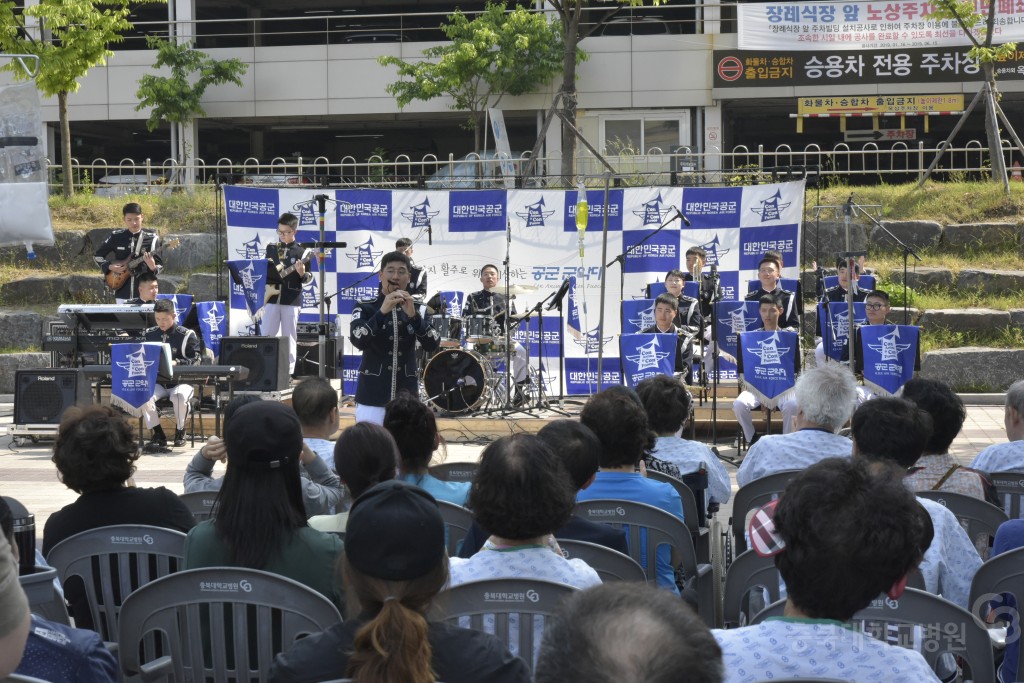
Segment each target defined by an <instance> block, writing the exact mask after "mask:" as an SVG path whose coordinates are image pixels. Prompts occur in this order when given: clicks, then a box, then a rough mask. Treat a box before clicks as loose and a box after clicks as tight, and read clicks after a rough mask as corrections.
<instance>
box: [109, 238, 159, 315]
mask: <svg viewBox="0 0 1024 683" xmlns="http://www.w3.org/2000/svg"><path fill="white" fill-rule="evenodd" d="M156 236H157V235H156V230H146V229H142V230H139V231H138V232H137V233H135V234H134V235H133V234H132V233H131V231H130V230H128V229H127V228H118V229H117V230H114V231H113V232H112V233H110V237H108V238H107V239H105V240H103V244H101V245H100V248H99V249H97V250H96V253H95V254H93V259H94V260H95V261H96V265H98V266H99V267H100V270H101V271H103V275H104V276H105V275H106V274H107V273H109V272H110V262H111V261H120V260H122V259H126V258H136V257H138V256H141V255H142V253H143V252H145V251H147V250H151V249H152V248H153V243H154V241H155V240H156ZM140 241H141V244H140ZM153 260H154V261H156V271H155V272H157V273H159V272H160V271H161V270H163V265H162V263H163V261H162V260H161V259H160V257H159V256H157V255H156V254H153ZM148 272H150V270H149V266H147V265H146V264H145V262H143V263H140V264H139V265H138V267H137V268H136V269H135V272H134V273H132V276H131V277H130V278H128V279H127V280H125V281H124V284H123V285H121V288H120V289H118V290H117V291H116V292H114V296H115V297H117V298H118V299H131V298H132V297H136V296H138V295H139V287H138V283H137V279H138V277H139V275H142V274H143V273H148Z"/></svg>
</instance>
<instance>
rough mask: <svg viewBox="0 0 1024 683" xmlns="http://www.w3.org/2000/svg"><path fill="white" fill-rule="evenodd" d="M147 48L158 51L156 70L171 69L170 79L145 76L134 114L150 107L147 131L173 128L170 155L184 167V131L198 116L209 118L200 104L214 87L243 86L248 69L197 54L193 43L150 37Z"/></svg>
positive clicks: (236, 61) (232, 61)
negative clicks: (163, 126)
mask: <svg viewBox="0 0 1024 683" xmlns="http://www.w3.org/2000/svg"><path fill="white" fill-rule="evenodd" d="M146 44H147V45H149V47H150V48H151V49H154V50H156V62H154V63H153V68H154V69H162V68H165V67H166V68H169V69H170V72H171V73H170V75H169V76H158V75H156V74H146V75H144V76H143V77H142V78H140V79H139V89H138V90H137V91H136V92H135V96H136V97H137V98H139V103H138V104H137V105H136V106H135V111H139V110H141V109H145V108H147V107H151V109H150V112H149V118H148V119H146V128H148V129H149V130H151V131H153V130H156V128H157V127H158V126H159V125H160V122H161V121H167V122H168V123H170V124H171V155H172V156H173V157H174V159H175V160H176V161H178V162H179V163H184V162H186V160H187V157H188V156H191V151H190V150H188V149H187V146H186V145H185V137H186V136H185V135H184V134H183V130H182V129H183V128H185V127H186V126H189V125H191V124H192V121H193V119H195V118H196V117H198V116H206V111H205V110H204V109H203V106H202V104H201V103H200V101H201V100H202V98H203V94H204V93H205V92H206V89H207V88H208V87H210V86H211V85H221V84H222V83H234V84H235V85H237V86H241V85H242V79H241V76H243V75H244V74H245V72H246V70H247V69H248V68H249V67H248V65H246V64H245V63H244V62H242V60H240V59H225V60H219V61H218V60H216V59H211V58H210V57H209V56H208V55H207V54H206V53H205V52H202V51H200V50H196V49H195V48H194V46H193V43H192V42H191V41H186V42H182V43H175V42H173V41H168V40H163V39H162V38H159V37H157V36H147V37H146Z"/></svg>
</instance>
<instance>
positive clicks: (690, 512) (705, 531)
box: [647, 470, 711, 563]
mask: <svg viewBox="0 0 1024 683" xmlns="http://www.w3.org/2000/svg"><path fill="white" fill-rule="evenodd" d="M705 476H706V475H705ZM647 478H648V479H650V480H652V481H661V482H665V483H666V484H669V485H671V486H672V488H674V489H675V490H676V493H678V494H679V498H680V499H681V500H682V501H683V521H684V522H685V523H686V528H687V529H689V530H690V536H691V537H692V538H693V549H694V550H695V551H696V552H697V561H698V562H700V563H709V562H711V536H710V533H709V532H710V529H709V528H708V527H707V526H701V522H702V521H703V522H705V523H706V522H707V510H706V509H705V510H703V511H702V510H701V507H702V506H703V505H704V504H705V503H704V491H701V492H700V497H699V499H698V496H697V492H696V491H694V490H693V489H691V488H690V486H689V485H688V484H687V483H686V482H685V481H683V480H682V479H676V478H675V477H673V476H671V475H668V474H665V473H664V472H658V471H655V470H648V471H647ZM698 500H699V502H698Z"/></svg>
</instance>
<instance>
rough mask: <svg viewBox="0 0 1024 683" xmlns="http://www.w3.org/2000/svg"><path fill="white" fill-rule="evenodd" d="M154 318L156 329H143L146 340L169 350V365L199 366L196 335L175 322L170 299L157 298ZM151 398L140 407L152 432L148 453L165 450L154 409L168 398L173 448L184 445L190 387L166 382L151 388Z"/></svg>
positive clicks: (165, 444) (158, 419)
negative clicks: (172, 423)
mask: <svg viewBox="0 0 1024 683" xmlns="http://www.w3.org/2000/svg"><path fill="white" fill-rule="evenodd" d="M153 315H154V317H155V318H156V327H151V328H149V329H148V330H146V341H148V342H162V343H164V344H169V345H170V347H171V363H173V364H174V365H199V362H200V360H202V356H201V355H200V353H199V339H198V337H196V333H195V332H193V331H192V330H190V329H188V328H187V327H182V326H181V325H179V324H178V323H177V318H176V317H175V315H174V303H173V302H172V301H171V300H170V299H159V300H158V301H157V302H156V303H155V304H153ZM154 389H155V392H154V394H153V399H152V400H151V401H150V402H149V403H147V404H146V405H145V406H143V414H144V416H145V418H146V428H147V429H152V430H153V431H152V434H151V438H150V441H149V444H147V445H146V450H147V451H158V450H163V449H166V448H167V436H166V435H164V430H163V427H161V426H160V415H159V414H158V413H157V410H156V400H157V399H161V398H167V397H168V396H170V399H171V404H172V405H173V406H174V420H175V429H174V445H175V446H184V445H185V419H186V418H187V417H188V411H189V407H188V402H189V401H190V400H191V399H192V394H193V393H194V392H193V389H192V385H191V384H177V383H176V382H169V383H166V384H157V385H156V387H154Z"/></svg>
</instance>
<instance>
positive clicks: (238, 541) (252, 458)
mask: <svg viewBox="0 0 1024 683" xmlns="http://www.w3.org/2000/svg"><path fill="white" fill-rule="evenodd" d="M224 441H225V443H226V444H227V451H228V467H227V470H226V471H225V473H224V483H223V484H222V485H221V488H220V493H218V494H217V502H216V506H217V515H216V517H215V518H214V519H213V520H210V521H206V522H203V523H201V524H199V525H197V526H196V527H195V529H193V530H192V531H191V532H190V533H189V535H188V540H187V541H186V542H185V568H186V569H195V568H197V567H224V566H228V567H248V568H250V569H262V570H265V571H269V572H273V573H275V574H280V575H282V576H286V577H288V578H290V579H294V580H295V581H298V582H299V583H302V584H305V585H306V586H309V587H310V588H312V589H314V590H316V591H318V592H320V593H321V594H323V595H325V596H326V597H327V598H329V599H331V600H332V601H334V602H335V603H336V604H338V605H339V606H340V605H341V604H342V602H341V600H340V594H339V592H338V591H337V590H336V589H335V585H334V565H335V562H336V561H337V558H338V554H339V553H340V552H341V540H340V539H338V538H337V537H336V536H332V535H331V534H324V533H321V532H319V531H316V530H314V529H310V528H309V526H307V525H306V511H305V508H304V507H303V503H302V483H301V477H300V475H299V454H300V453H301V452H302V428H301V426H300V425H299V418H298V417H297V416H296V415H295V412H294V411H292V409H291V408H289V407H287V406H285V405H283V404H281V403H274V402H271V401H257V402H255V403H250V404H248V405H245V406H242V407H241V408H239V409H238V411H237V412H236V413H235V414H234V416H233V417H232V419H231V421H230V422H228V424H227V426H226V427H225V434H224Z"/></svg>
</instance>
